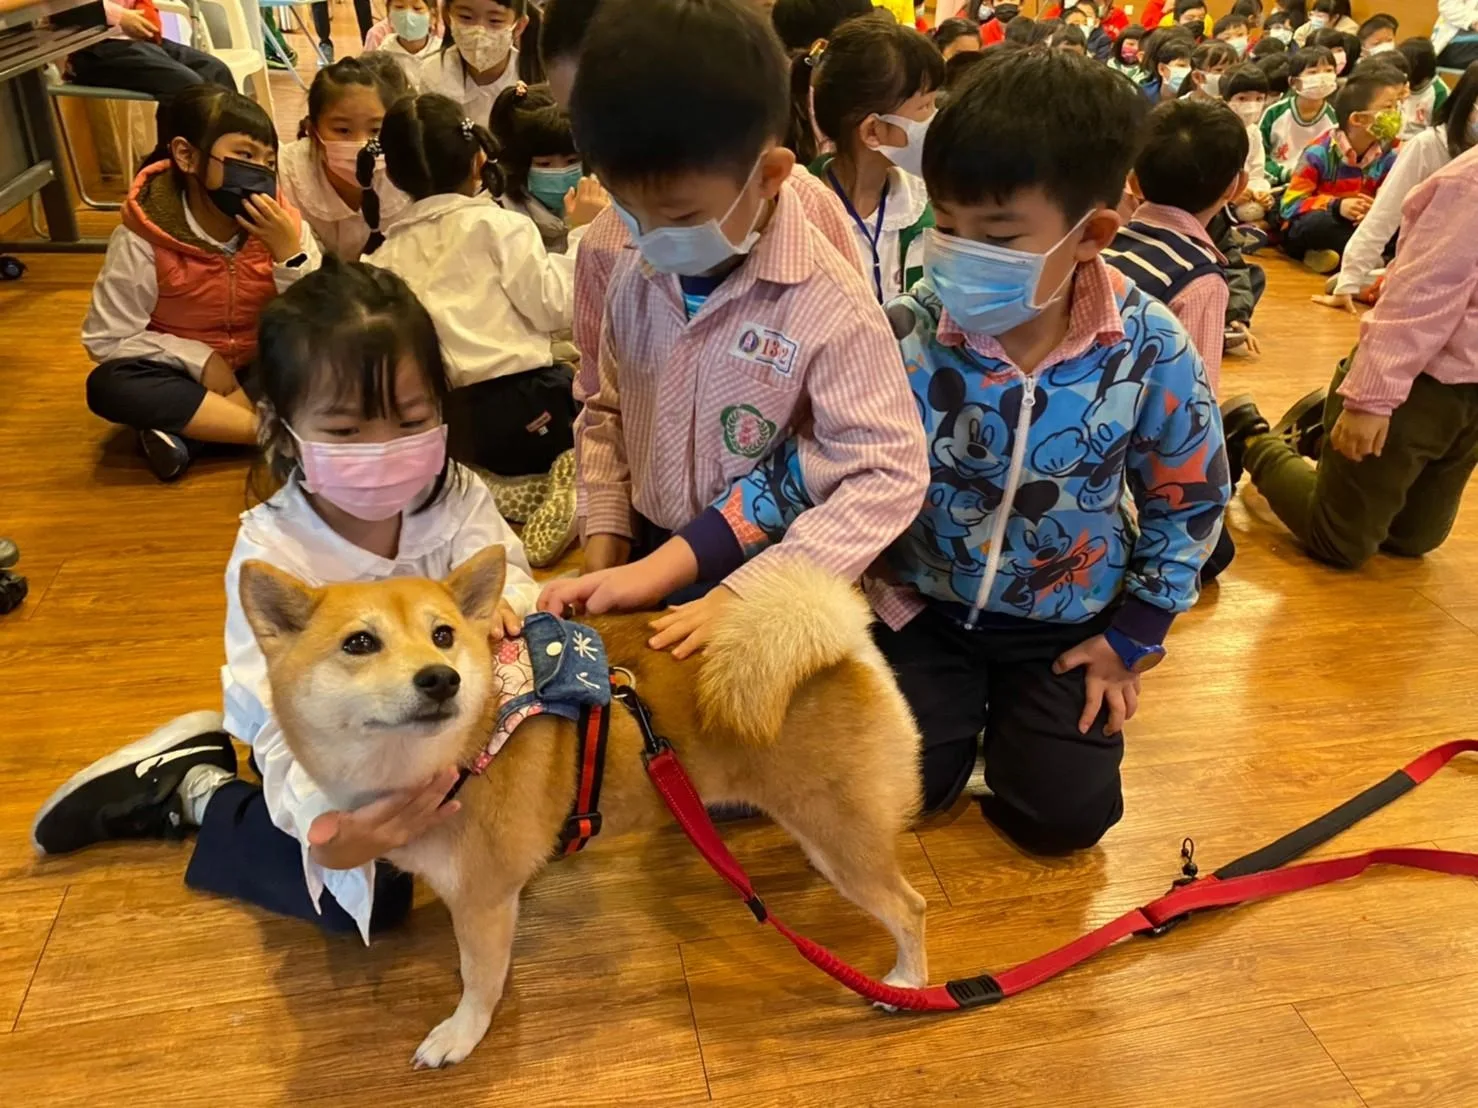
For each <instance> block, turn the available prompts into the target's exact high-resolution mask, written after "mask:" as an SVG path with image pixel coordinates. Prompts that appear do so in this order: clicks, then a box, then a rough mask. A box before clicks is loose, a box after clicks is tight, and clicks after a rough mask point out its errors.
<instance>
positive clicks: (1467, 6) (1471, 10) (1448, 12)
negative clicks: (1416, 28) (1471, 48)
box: [1432, 0, 1478, 54]
mask: <svg viewBox="0 0 1478 1108" xmlns="http://www.w3.org/2000/svg"><path fill="white" fill-rule="evenodd" d="M1475 26H1478V0H1437V25H1436V26H1435V27H1433V28H1432V48H1433V49H1434V50H1436V51H1437V53H1439V54H1440V53H1442V51H1443V50H1445V49H1446V48H1447V44H1448V43H1450V42H1451V41H1452V40H1453V39H1455V38H1457V36H1458V35H1460V34H1463V33H1464V32H1466V31H1471V30H1472V29H1473V28H1474V27H1475Z"/></svg>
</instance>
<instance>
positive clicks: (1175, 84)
mask: <svg viewBox="0 0 1478 1108" xmlns="http://www.w3.org/2000/svg"><path fill="white" fill-rule="evenodd" d="M1169 69H1170V75H1169V76H1168V77H1166V78H1165V84H1166V85H1167V86H1168V87H1169V89H1170V91H1171V92H1179V91H1180V86H1181V85H1183V84H1185V79H1186V78H1187V77H1189V76H1190V75H1191V67H1190V66H1188V65H1172V66H1170V67H1169Z"/></svg>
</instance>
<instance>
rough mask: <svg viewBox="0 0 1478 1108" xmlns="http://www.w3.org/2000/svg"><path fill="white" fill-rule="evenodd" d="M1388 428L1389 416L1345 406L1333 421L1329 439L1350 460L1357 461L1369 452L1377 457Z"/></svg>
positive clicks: (1384, 446)
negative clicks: (1353, 409)
mask: <svg viewBox="0 0 1478 1108" xmlns="http://www.w3.org/2000/svg"><path fill="white" fill-rule="evenodd" d="M1390 429H1391V417H1390V416H1383V415H1372V414H1371V413H1370V412H1355V411H1351V410H1350V409H1349V408H1346V409H1345V410H1344V411H1342V412H1340V413H1339V418H1338V419H1337V420H1335V421H1334V429H1333V430H1332V431H1330V432H1329V441H1330V443H1331V445H1333V447H1334V448H1335V449H1336V450H1338V451H1339V452H1340V453H1341V454H1343V455H1344V456H1345V457H1346V458H1348V459H1350V461H1352V462H1358V461H1360V460H1362V459H1363V458H1365V457H1367V456H1368V455H1371V454H1374V455H1375V456H1376V457H1377V458H1379V457H1380V455H1381V451H1382V450H1384V449H1385V448H1386V434H1387V433H1388V432H1389V431H1390Z"/></svg>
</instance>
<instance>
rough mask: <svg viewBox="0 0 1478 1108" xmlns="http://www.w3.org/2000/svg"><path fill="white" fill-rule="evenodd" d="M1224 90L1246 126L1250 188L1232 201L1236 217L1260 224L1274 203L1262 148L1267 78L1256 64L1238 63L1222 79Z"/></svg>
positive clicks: (1228, 102)
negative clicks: (1262, 124)
mask: <svg viewBox="0 0 1478 1108" xmlns="http://www.w3.org/2000/svg"><path fill="white" fill-rule="evenodd" d="M1221 91H1222V94H1223V96H1224V97H1225V99H1226V104H1227V107H1229V108H1231V109H1232V111H1234V112H1236V113H1237V118H1238V119H1240V120H1241V121H1242V125H1243V126H1244V127H1245V128H1246V129H1247V163H1246V164H1245V165H1244V166H1243V169H1244V170H1245V172H1246V174H1247V187H1246V188H1245V189H1244V190H1243V191H1242V193H1241V194H1240V195H1239V196H1236V197H1234V198H1233V200H1232V204H1233V206H1234V208H1235V211H1236V216H1237V218H1238V219H1239V220H1241V221H1242V222H1243V223H1261V222H1262V220H1263V219H1264V218H1265V217H1266V216H1267V214H1268V211H1269V209H1270V208H1272V206H1273V186H1272V183H1271V182H1270V181H1269V180H1268V167H1267V159H1266V157H1265V156H1264V153H1263V148H1262V128H1261V127H1260V126H1259V123H1261V121H1262V115H1263V112H1265V111H1266V110H1267V105H1268V78H1267V74H1265V73H1264V72H1263V71H1262V70H1261V69H1259V68H1258V67H1257V66H1255V65H1246V64H1244V65H1239V66H1236V67H1235V68H1233V69H1230V70H1228V71H1227V73H1226V74H1225V75H1224V76H1223V77H1222V79H1221Z"/></svg>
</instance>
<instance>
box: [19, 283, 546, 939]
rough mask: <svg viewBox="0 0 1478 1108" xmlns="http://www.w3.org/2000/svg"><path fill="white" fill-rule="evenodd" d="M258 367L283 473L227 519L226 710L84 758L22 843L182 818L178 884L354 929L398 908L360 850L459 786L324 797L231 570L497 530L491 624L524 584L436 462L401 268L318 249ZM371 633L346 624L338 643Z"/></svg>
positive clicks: (429, 389) (522, 604) (427, 339)
mask: <svg viewBox="0 0 1478 1108" xmlns="http://www.w3.org/2000/svg"><path fill="white" fill-rule="evenodd" d="M367 366H372V367H376V368H379V367H393V370H392V372H389V373H380V372H371V373H367V372H365V367H367ZM258 370H259V372H260V377H261V380H260V383H261V395H262V399H263V401H264V402H265V411H266V412H267V415H266V417H265V422H264V427H263V436H262V447H263V451H262V457H263V467H262V469H263V471H264V472H270V476H271V478H272V480H273V481H275V482H280V484H281V487H280V488H279V489H278V491H277V492H276V493H275V494H274V495H273V496H272V497H271V499H269V500H267V501H266V502H264V503H259V504H257V506H256V507H254V508H253V509H252V510H251V511H249V512H247V513H245V514H244V515H243V516H242V517H241V528H240V530H239V531H238V532H237V536H236V545H235V547H234V548H233V550H232V551H231V558H230V561H229V563H228V564H227V567H226V575H225V577H226V629H225V648H226V649H225V658H226V661H225V665H224V666H223V667H221V684H222V687H223V693H224V699H225V716H224V719H223V718H222V716H221V714H220V713H219V712H194V713H191V714H190V715H187V716H182V717H180V718H179V719H177V720H174V721H173V722H172V723H169V724H166V725H165V726H164V727H161V728H160V729H159V730H157V731H155V732H154V733H153V734H151V735H149V736H147V737H145V738H143V739H140V740H139V741H137V742H135V743H132V744H130V745H129V746H127V747H124V748H123V749H122V750H118V751H114V752H113V753H111V754H109V755H108V756H107V757H106V758H103V759H101V760H100V761H97V762H94V763H93V764H92V765H91V766H90V767H88V768H86V769H84V770H82V771H81V772H80V773H78V774H77V775H76V776H75V777H73V778H72V779H71V780H70V781H68V782H67V783H66V784H64V785H63V786H62V787H61V788H59V789H58V790H57V791H56V792H55V793H54V794H53V795H52V796H51V797H50V799H48V800H47V801H46V803H45V804H44V805H42V807H41V810H40V811H39V812H38V813H37V816H36V821H35V823H34V825H33V827H32V832H31V838H32V842H33V843H34V844H35V846H36V849H37V850H38V851H39V852H41V853H43V854H63V853H67V852H69V851H73V850H80V849H81V848H83V847H86V846H89V845H91V844H93V843H96V842H103V841H107V840H117V839H179V838H181V837H183V836H184V835H185V834H187V833H189V832H191V831H198V837H197V838H196V841H195V847H194V851H193V853H192V855H191V857H190V864H189V867H188V869H186V871H185V884H186V885H188V886H189V887H190V888H192V889H199V890H201V891H203V892H208V893H213V894H215V895H217V896H225V897H230V898H232V899H234V900H238V901H241V902H244V903H247V904H252V905H255V906H257V907H260V908H264V909H266V910H267V911H269V912H273V913H276V914H277V915H282V916H290V917H294V918H297V919H300V920H304V921H306V922H308V923H311V924H313V925H315V926H317V927H320V928H322V929H323V930H324V931H328V932H341V933H348V934H355V933H357V934H359V935H360V936H361V937H363V939H364V940H365V941H368V940H369V937H370V934H371V933H372V932H379V931H382V930H384V929H385V928H387V927H393V926H395V925H396V924H398V923H401V922H403V921H404V919H405V918H406V916H407V915H408V914H409V913H410V909H411V894H412V887H411V879H410V876H409V875H408V874H405V873H402V872H400V871H398V870H396V869H395V867H394V866H391V865H387V864H384V863H383V861H381V863H380V864H379V865H377V864H376V860H377V859H383V858H384V856H385V855H386V854H388V853H390V852H391V851H393V850H395V849H396V848H397V847H400V846H404V845H405V844H406V843H408V842H410V841H411V840H413V839H415V838H416V837H418V836H419V835H421V834H423V833H424V832H425V831H427V830H428V829H430V828H431V827H434V826H436V825H437V824H439V823H441V822H442V821H444V820H446V819H448V818H449V817H451V816H453V815H455V814H456V812H457V810H458V807H459V806H458V803H457V802H456V801H455V800H454V801H451V802H449V803H443V801H444V800H445V797H446V794H447V791H448V789H449V788H450V787H451V784H452V782H453V781H454V780H455V778H456V768H455V767H453V766H447V767H446V768H445V769H444V770H443V771H442V772H440V773H438V774H437V775H436V777H435V778H434V779H432V780H430V781H427V782H425V783H424V785H422V786H421V787H420V788H418V789H410V790H406V791H403V792H392V793H388V794H385V795H382V796H378V797H375V798H374V799H372V800H370V801H368V802H367V803H365V804H364V805H363V806H361V807H359V808H356V809H354V810H352V811H335V810H333V805H332V804H331V803H330V801H329V800H328V798H327V797H325V796H324V795H323V793H322V791H321V790H320V789H319V787H318V785H317V783H316V782H314V781H313V779H312V778H311V777H309V776H308V774H307V772H306V771H305V770H304V769H303V767H302V765H301V764H300V763H298V762H297V761H296V760H295V759H294V758H293V755H292V751H291V750H289V749H288V747H287V744H286V742H285V741H284V739H283V734H282V726H281V724H280V723H279V722H278V720H277V718H276V716H275V715H274V714H273V709H272V690H271V686H270V684H269V682H268V679H267V666H266V660H265V659H264V658H263V656H262V650H261V647H260V646H259V645H258V642H257V638H256V636H255V635H254V634H253V633H252V629H251V627H250V625H249V624H248V622H247V619H246V616H245V614H244V611H243V608H242V598H241V589H240V588H239V584H240V576H241V566H242V564H243V563H244V562H246V561H248V560H252V559H255V560H260V561H263V562H266V563H267V564H268V565H271V566H275V567H276V568H278V569H281V570H285V571H286V572H288V573H291V574H293V575H295V576H297V577H299V578H301V579H303V580H304V581H306V582H308V583H309V584H312V585H328V584H334V583H338V582H349V581H375V580H382V579H384V578H389V577H412V576H416V577H421V576H424V577H430V578H433V579H439V578H443V577H445V576H446V575H447V574H448V573H450V572H451V571H452V569H453V568H455V567H456V566H457V565H459V564H461V563H462V562H464V561H466V560H467V559H468V558H470V557H471V556H472V555H474V554H476V553H478V552H479V551H480V550H482V549H483V548H484V547H486V546H489V545H491V544H493V543H498V544H501V545H502V546H503V547H504V549H505V550H506V551H507V555H508V580H507V584H506V586H505V589H504V595H503V598H502V599H501V600H499V602H498V618H495V619H494V620H492V621H491V628H490V629H491V632H492V634H493V636H494V637H495V638H497V639H501V638H502V637H503V636H504V635H505V634H510V633H512V634H516V633H517V632H518V629H519V628H520V627H521V626H522V624H523V617H524V616H526V615H528V614H529V613H530V612H531V611H533V607H534V602H535V599H536V597H537V588H536V586H535V585H534V582H533V579H532V578H531V577H530V576H529V568H528V563H527V561H525V560H524V556H523V548H522V546H521V544H520V543H519V540H518V536H517V535H515V534H514V533H513V531H512V530H510V529H509V527H508V525H507V524H506V523H504V521H503V520H502V519H501V518H500V517H499V515H498V510H497V508H495V507H494V506H493V500H492V497H491V496H490V495H489V494H488V491H487V489H486V488H484V487H483V486H482V483H481V482H479V481H478V480H477V479H476V478H475V477H474V476H472V475H471V474H470V473H468V472H467V471H466V470H465V469H463V468H462V467H461V466H459V465H457V464H456V463H455V462H449V461H448V460H447V454H446V428H445V426H444V425H443V424H442V418H441V403H442V400H443V399H444V398H445V396H446V394H447V388H448V386H447V380H446V371H445V368H444V366H443V364H442V360H441V348H440V344H439V343H438V341H437V334H436V330H435V329H434V327H433V326H432V323H431V320H430V318H429V317H428V316H427V314H426V310H425V308H423V307H422V306H421V304H420V303H419V302H417V300H416V298H415V296H414V295H412V293H411V291H410V290H409V289H408V288H407V287H406V285H405V283H404V282H403V281H401V280H400V279H399V278H398V277H396V276H395V275H394V274H392V273H388V272H386V271H384V270H378V269H375V268H373V267H371V266H368V265H363V264H357V263H349V264H346V263H341V262H337V261H334V260H332V259H330V260H328V262H327V263H326V265H325V267H324V270H323V272H321V273H315V274H313V275H311V276H310V277H308V278H307V279H306V280H304V281H303V282H302V283H301V284H299V285H298V286H296V287H295V288H293V289H291V290H289V291H288V293H287V294H286V295H284V296H283V297H282V298H280V299H279V300H277V301H276V302H275V303H274V304H272V305H271V306H270V307H269V308H268V309H267V310H266V311H265V312H264V313H263V317H262V328H261V356H260V359H259V361H258ZM387 454H390V455H392V456H393V458H394V463H393V464H394V476H395V483H393V484H389V485H387V484H385V469H386V466H387V465H389V464H390V463H389V461H388V460H387ZM427 630H428V633H429V631H430V628H429V627H428V628H427ZM346 634H347V632H346ZM366 640H367V641H366ZM375 646H376V643H375V641H374V639H373V637H372V636H370V635H369V633H368V632H366V631H364V630H358V631H357V634H354V635H351V636H349V637H348V640H347V642H346V643H345V646H344V650H345V651H346V653H349V654H363V653H366V652H369V651H372V650H374V648H375ZM361 648H362V649H361ZM231 736H235V737H236V738H237V739H239V740H241V741H242V742H243V743H245V744H246V745H248V746H249V747H250V748H251V752H252V761H253V762H254V768H255V770H256V771H257V773H259V774H260V776H261V784H257V783H256V782H254V781H251V780H249V779H246V778H242V777H238V776H237V763H236V753H235V750H234V749H233V748H232V745H231Z"/></svg>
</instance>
